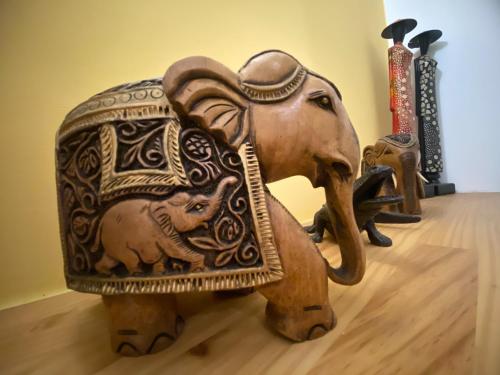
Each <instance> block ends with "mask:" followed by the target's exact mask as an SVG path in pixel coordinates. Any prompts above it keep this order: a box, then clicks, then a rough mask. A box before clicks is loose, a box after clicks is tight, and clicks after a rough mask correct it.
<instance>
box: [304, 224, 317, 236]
mask: <svg viewBox="0 0 500 375" xmlns="http://www.w3.org/2000/svg"><path fill="white" fill-rule="evenodd" d="M304 230H305V231H306V232H307V233H311V234H312V233H314V232H316V225H315V224H312V225H306V226H305V227H304Z"/></svg>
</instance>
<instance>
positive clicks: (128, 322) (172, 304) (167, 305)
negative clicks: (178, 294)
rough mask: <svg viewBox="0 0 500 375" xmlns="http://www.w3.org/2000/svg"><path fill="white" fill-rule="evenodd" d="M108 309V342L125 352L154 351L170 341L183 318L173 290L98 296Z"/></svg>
mask: <svg viewBox="0 0 500 375" xmlns="http://www.w3.org/2000/svg"><path fill="white" fill-rule="evenodd" d="M102 299H103V302H104V304H105V306H106V307H107V310H108V315H109V322H110V323H109V328H110V333H111V346H112V348H113V351H115V352H117V353H119V354H122V355H125V356H140V355H144V354H151V353H156V352H158V351H160V350H163V349H165V348H166V347H168V346H170V345H172V344H173V343H174V342H175V340H176V339H177V337H178V336H179V335H180V334H181V332H182V329H183V327H184V320H183V319H182V318H181V317H180V316H179V315H178V314H177V311H176V301H175V296H174V295H173V294H121V295H112V296H102Z"/></svg>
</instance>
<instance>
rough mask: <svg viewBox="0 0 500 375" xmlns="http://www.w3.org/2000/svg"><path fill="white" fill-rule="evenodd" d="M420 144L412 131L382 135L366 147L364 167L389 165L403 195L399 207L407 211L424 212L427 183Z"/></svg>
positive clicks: (407, 212) (414, 213)
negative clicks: (422, 203) (421, 172)
mask: <svg viewBox="0 0 500 375" xmlns="http://www.w3.org/2000/svg"><path fill="white" fill-rule="evenodd" d="M419 164H420V148H419V144H418V140H417V138H416V137H415V136H413V135H411V134H395V135H389V136H386V137H384V138H381V139H379V140H378V141H377V142H376V143H375V145H373V146H367V147H365V149H364V150H363V169H365V168H367V167H371V166H374V165H388V166H390V167H392V169H393V170H394V174H395V175H396V182H397V186H396V191H397V193H398V194H400V195H402V196H403V198H404V199H403V202H401V203H400V204H399V210H400V212H402V213H405V214H411V215H419V214H421V213H422V209H421V208H420V200H419V198H422V197H423V186H422V181H421V179H420V175H419Z"/></svg>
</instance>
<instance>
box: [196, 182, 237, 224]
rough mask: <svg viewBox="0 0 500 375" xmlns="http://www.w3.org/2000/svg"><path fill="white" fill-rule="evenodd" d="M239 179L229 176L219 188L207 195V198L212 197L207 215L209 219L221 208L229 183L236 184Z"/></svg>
mask: <svg viewBox="0 0 500 375" xmlns="http://www.w3.org/2000/svg"><path fill="white" fill-rule="evenodd" d="M237 181H238V180H237V179H236V177H234V176H229V177H226V178H224V179H223V180H222V181H221V182H220V183H219V186H217V189H216V190H215V191H214V192H213V193H212V195H211V196H207V197H206V198H208V199H210V205H209V207H208V208H207V210H206V212H205V215H204V216H206V218H207V219H209V218H211V217H213V216H214V215H215V213H216V212H217V210H218V209H219V207H220V205H221V203H222V199H223V198H224V192H225V191H226V187H227V186H228V185H234V184H235V183H236V182H237Z"/></svg>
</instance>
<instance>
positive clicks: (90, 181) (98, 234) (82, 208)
mask: <svg viewBox="0 0 500 375" xmlns="http://www.w3.org/2000/svg"><path fill="white" fill-rule="evenodd" d="M56 155H57V186H58V204H59V217H60V218H59V221H60V231H61V241H62V248H63V254H64V263H65V276H66V281H67V285H68V287H69V288H71V289H75V290H78V291H82V292H91V293H100V294H119V293H178V292H187V291H204V290H224V289H236V288H243V287H251V286H256V285H261V284H265V283H268V282H272V281H277V280H280V279H281V278H282V277H283V272H282V268H281V263H280V258H279V255H278V253H277V251H276V247H275V244H274V239H273V233H272V228H271V223H270V220H269V215H268V212H267V206H266V202H265V194H264V185H263V183H262V179H261V176H260V171H259V164H258V160H257V158H256V156H255V154H254V152H253V148H252V145H251V144H250V143H243V145H242V146H241V147H240V149H239V151H238V152H234V151H232V150H231V149H230V148H229V147H228V146H227V145H225V144H223V143H222V142H219V141H217V140H216V139H214V138H213V137H212V136H211V135H210V134H208V133H207V132H206V131H203V130H200V129H198V128H197V127H196V126H194V125H193V124H184V123H182V124H181V122H180V121H179V119H178V118H177V115H176V113H175V112H174V111H173V110H172V108H171V106H170V104H169V102H168V100H167V98H166V97H165V94H164V92H163V89H162V86H161V80H159V79H156V80H146V81H141V82H137V83H133V84H126V85H122V86H119V87H115V88H113V89H110V90H108V91H105V92H103V93H100V94H98V95H96V96H94V97H92V98H90V99H89V100H88V101H86V102H84V103H83V104H81V105H79V106H78V107H76V108H75V109H74V110H73V111H72V112H70V113H69V114H68V115H67V116H66V118H65V120H64V122H63V124H62V125H61V127H60V129H59V132H58V135H57V150H56Z"/></svg>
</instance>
